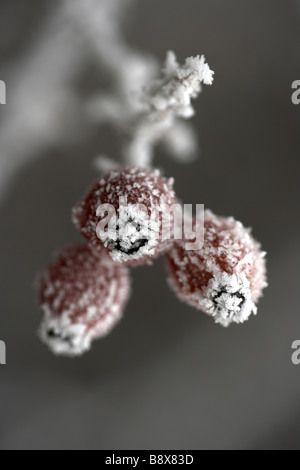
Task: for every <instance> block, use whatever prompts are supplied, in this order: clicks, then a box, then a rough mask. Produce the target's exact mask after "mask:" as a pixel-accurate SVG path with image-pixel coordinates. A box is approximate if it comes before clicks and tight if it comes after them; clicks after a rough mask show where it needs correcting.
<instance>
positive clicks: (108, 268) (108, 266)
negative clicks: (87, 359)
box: [37, 246, 130, 357]
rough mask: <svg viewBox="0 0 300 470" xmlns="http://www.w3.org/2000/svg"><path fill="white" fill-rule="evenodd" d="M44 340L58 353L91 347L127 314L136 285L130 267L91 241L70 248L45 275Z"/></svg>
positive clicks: (40, 288)
mask: <svg viewBox="0 0 300 470" xmlns="http://www.w3.org/2000/svg"><path fill="white" fill-rule="evenodd" d="M37 288H38V293H39V299H40V308H41V311H42V314H43V320H42V323H41V326H40V328H39V332H38V334H39V337H40V339H41V340H42V341H43V342H44V343H45V344H46V345H47V346H48V347H49V349H50V350H51V351H52V352H53V353H54V354H57V355H65V356H69V357H74V356H78V355H81V354H83V353H84V352H86V351H87V350H89V349H90V347H91V343H92V341H93V340H95V339H97V338H101V337H103V336H105V335H107V334H108V333H109V332H110V330H111V329H112V328H113V326H114V325H115V324H116V323H117V322H118V321H119V320H120V319H121V317H122V315H123V308H124V305H125V303H126V301H127V299H128V296H129V292H130V287H129V276H128V271H127V270H126V269H124V268H123V267H119V266H116V265H115V264H114V263H113V262H112V261H111V260H110V259H109V258H108V257H106V256H104V257H103V256H102V257H98V256H94V255H93V254H92V253H91V252H90V251H89V250H88V248H86V247H85V246H82V247H74V248H70V249H68V250H66V251H65V252H63V253H61V254H60V255H58V256H57V257H56V259H55V260H54V262H53V263H52V264H51V265H50V266H49V267H48V268H47V269H46V270H45V271H44V272H43V274H42V275H41V276H40V278H39V281H38V284H37Z"/></svg>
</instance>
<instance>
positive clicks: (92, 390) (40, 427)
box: [0, 0, 300, 449]
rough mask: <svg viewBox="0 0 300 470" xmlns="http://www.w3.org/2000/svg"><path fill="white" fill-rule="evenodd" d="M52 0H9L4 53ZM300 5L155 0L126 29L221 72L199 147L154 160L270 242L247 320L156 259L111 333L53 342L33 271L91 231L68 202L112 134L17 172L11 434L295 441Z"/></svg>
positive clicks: (134, 441)
mask: <svg viewBox="0 0 300 470" xmlns="http://www.w3.org/2000/svg"><path fill="white" fill-rule="evenodd" d="M50 3H51V2H50ZM46 7H47V2H45V1H33V0H31V1H30V2H26V4H25V2H21V0H14V1H12V0H9V1H4V0H1V2H0V31H1V32H0V39H1V44H0V51H1V57H2V60H3V61H7V60H9V59H11V58H14V57H15V56H17V55H18V54H21V52H22V49H23V48H24V47H25V46H26V41H28V40H29V39H31V38H32V37H33V34H34V31H35V29H36V27H37V25H38V24H39V22H40V21H41V20H42V18H43V16H44V15H45V14H46V12H47V8H46ZM299 13H300V8H299V10H298V9H297V5H296V2H293V1H292V0H251V1H250V0H249V1H244V2H241V1H239V0H226V2H224V1H223V0H201V1H199V0H184V1H180V0H163V1H162V0H151V1H150V0H149V1H147V2H146V1H140V2H137V8H136V9H135V10H134V14H133V15H131V18H130V29H129V30H128V32H127V37H128V40H129V41H130V42H131V43H132V44H134V45H135V46H136V47H138V48H140V49H144V50H146V51H149V52H151V53H153V54H155V55H156V56H158V57H159V58H161V59H163V56H164V54H165V51H166V50H167V49H170V48H171V49H174V50H175V51H176V52H177V54H178V56H179V58H180V59H181V60H182V59H183V58H184V57H186V56H188V55H192V54H196V53H205V55H206V57H207V60H208V62H209V64H210V65H211V67H212V68H213V69H214V70H215V71H216V80H215V84H214V86H213V87H211V88H207V87H206V88H205V90H204V93H203V94H202V95H201V96H200V98H199V100H198V101H197V103H196V108H197V117H196V119H195V120H194V123H195V125H196V127H197V129H198V131H199V135H200V140H201V147H202V154H201V158H200V159H199V160H198V161H197V162H196V163H195V164H193V165H187V166H181V165H178V164H176V163H175V162H173V161H170V160H167V159H165V157H164V156H162V155H160V154H158V158H157V164H158V165H162V166H164V168H165V171H166V174H168V175H170V176H174V177H175V179H176V190H177V192H178V194H179V195H180V197H181V198H182V200H183V201H184V202H185V203H193V204H195V203H204V204H205V205H206V206H207V207H210V208H211V209H213V210H214V211H215V212H216V213H219V214H224V215H234V216H235V217H236V218H238V219H240V220H242V221H243V222H244V223H245V224H246V225H250V226H252V227H253V228H254V234H255V236H256V237H257V238H258V239H259V240H260V241H261V242H262V244H263V247H264V249H265V250H266V251H267V252H268V279H269V284H270V287H269V288H268V289H267V290H266V291H265V296H264V298H263V299H262V300H261V301H260V303H259V309H258V316H257V317H256V318H251V320H250V321H249V322H248V323H247V324H245V325H243V326H232V327H230V328H229V329H223V328H221V327H219V326H216V325H214V324H213V322H212V320H211V318H209V317H207V316H205V315H204V314H201V313H200V312H197V311H196V310H193V309H191V308H189V307H187V306H185V305H184V304H181V303H179V302H178V301H177V300H176V299H175V298H174V296H173V294H172V292H170V291H169V289H168V287H167V285H166V282H165V271H164V266H163V264H164V263H163V260H160V261H158V262H157V263H155V265H154V266H153V267H152V268H149V267H145V268H139V269H137V270H135V271H133V287H134V293H133V296H132V298H131V301H130V304H129V306H128V308H127V311H126V315H125V317H124V319H123V321H122V322H121V324H120V325H119V326H118V327H117V329H116V330H115V331H114V333H113V334H111V335H110V336H109V337H107V338H106V339H104V340H103V341H99V342H97V343H95V344H94V346H93V348H92V351H91V352H90V353H89V354H87V355H86V356H84V357H82V358H80V359H77V360H68V359H57V358H55V357H53V356H52V355H51V354H50V353H49V352H48V351H47V349H46V348H45V347H44V346H43V345H42V344H40V342H39V340H38V339H37V338H36V336H35V331H36V328H37V326H38V323H39V314H38V311H37V309H36V306H35V303H34V297H33V293H32V282H33V279H34V277H35V274H36V272H37V270H39V269H40V268H41V267H42V266H44V265H45V264H46V263H47V262H48V260H49V257H50V255H51V253H52V252H53V251H54V250H55V249H56V248H60V247H63V246H67V245H69V244H72V243H73V242H76V241H78V240H80V236H79V235H78V234H77V233H76V231H75V229H73V227H72V224H71V222H70V207H71V206H72V205H73V203H74V202H75V201H76V200H77V199H78V197H79V196H80V195H81V193H82V191H83V190H84V189H85V187H86V185H88V184H89V182H90V181H91V179H93V178H94V176H95V174H94V172H93V170H92V168H91V161H92V157H93V156H94V155H95V154H97V153H99V152H100V151H105V152H107V153H109V151H110V149H112V148H113V145H112V139H111V136H110V134H109V133H107V132H105V131H104V130H102V131H100V132H99V134H98V135H95V136H93V138H92V139H89V141H88V142H83V143H81V144H78V145H77V144H76V145H75V144H73V145H71V146H70V147H68V148H67V149H64V150H60V149H52V150H51V151H48V152H47V153H46V154H45V155H43V158H39V159H37V160H36V161H35V162H33V163H32V164H30V165H28V166H26V167H24V168H22V170H21V171H20V172H19V173H18V175H16V177H15V179H14V182H13V184H12V185H11V187H10V191H9V192H8V194H7V195H6V198H5V199H4V200H2V201H1V205H0V218H1V232H0V260H1V263H0V269H1V271H0V283H1V284H0V286H1V287H0V338H1V339H3V340H5V341H6V344H7V362H8V363H7V365H6V366H0V426H1V430H0V447H1V448H2V449H66V448H68V449H77V448H79V449H97V448H101V449H116V448H119V449H128V448H133V449H141V448H152V449H153V448H158V449H163V448H170V449H180V448H181V449H212V448H222V449H232V448H233V449H241V448H244V449H253V448H286V449H287V448H300V442H299V432H300V402H299V394H300V366H298V367H297V366H294V365H292V363H291V343H292V342H293V340H295V339H300V305H299V278H300V269H299V265H300V251H299V236H300V221H299V206H298V203H299V170H300V163H299V156H300V135H299V124H300V105H299V106H295V105H293V104H292V102H291V83H292V82H293V81H294V80H296V79H300V63H299V39H300V37H299V36H300V34H299V33H300V14H299ZM0 66H1V63H0ZM0 71H1V68H0ZM0 78H1V76H0ZM0 112H1V114H2V113H4V112H5V108H3V107H1V109H0ZM0 124H1V122H0ZM0 148H1V142H0Z"/></svg>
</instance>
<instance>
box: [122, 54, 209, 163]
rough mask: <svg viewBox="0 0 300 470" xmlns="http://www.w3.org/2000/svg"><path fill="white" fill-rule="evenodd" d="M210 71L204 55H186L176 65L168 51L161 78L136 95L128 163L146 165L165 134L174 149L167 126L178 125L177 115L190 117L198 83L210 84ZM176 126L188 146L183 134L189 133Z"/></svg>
mask: <svg viewBox="0 0 300 470" xmlns="http://www.w3.org/2000/svg"><path fill="white" fill-rule="evenodd" d="M213 74H214V73H213V71H212V70H211V69H210V68H209V66H208V64H207V63H206V62H205V58H204V56H201V57H200V56H196V57H189V58H187V59H186V60H185V63H184V64H183V65H179V64H178V62H177V59H176V56H175V54H174V53H173V52H168V54H167V58H166V61H165V65H164V68H163V72H162V78H161V79H159V80H155V81H153V83H152V84H151V85H150V86H148V87H147V88H145V89H144V90H143V92H141V93H140V95H139V96H136V99H137V100H138V102H139V103H140V105H141V110H140V112H139V113H138V114H137V116H136V118H135V121H134V123H133V125H132V129H133V130H132V134H131V138H130V140H129V142H128V144H127V146H126V147H125V159H126V161H127V162H128V163H129V164H132V165H139V166H149V165H150V164H151V160H152V158H153V147H154V145H155V144H156V143H157V142H159V141H160V140H161V139H163V137H164V136H165V135H167V136H168V139H169V142H170V141H171V142H172V144H173V145H172V146H173V149H175V151H176V148H177V145H178V139H177V140H175V139H176V130H175V131H174V132H173V133H170V129H171V128H172V126H177V127H178V126H179V123H178V121H177V119H178V118H183V119H189V118H190V117H192V116H193V115H194V109H193V107H192V104H191V100H192V99H193V98H196V97H197V96H198V94H199V93H200V92H201V83H204V84H206V85H211V84H212V82H213ZM179 129H180V130H181V137H182V138H183V141H184V143H185V147H187V144H186V137H188V138H192V134H191V132H188V131H187V130H186V128H185V129H184V130H183V128H182V127H181V128H180V127H179ZM169 145H170V144H169ZM179 145H182V144H181V143H179Z"/></svg>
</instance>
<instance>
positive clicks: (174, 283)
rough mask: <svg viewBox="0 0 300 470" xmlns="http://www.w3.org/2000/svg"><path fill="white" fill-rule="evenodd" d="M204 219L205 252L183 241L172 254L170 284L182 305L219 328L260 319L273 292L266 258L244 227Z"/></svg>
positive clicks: (231, 221) (211, 216) (229, 221)
mask: <svg viewBox="0 0 300 470" xmlns="http://www.w3.org/2000/svg"><path fill="white" fill-rule="evenodd" d="M204 214H205V218H204V219H205V220H204V230H205V236H204V245H203V247H202V249H201V250H194V251H186V250H185V246H184V241H181V240H179V241H176V242H175V243H174V245H173V247H172V248H171V250H170V252H169V253H168V254H167V259H168V268H169V278H168V281H169V284H170V286H171V288H172V289H173V290H174V291H175V292H176V294H177V295H178V297H179V298H180V299H181V300H183V301H184V302H187V303H188V304H190V305H192V306H194V307H196V308H198V309H199V310H202V311H203V312H205V313H207V314H209V315H211V316H212V317H213V318H214V320H215V322H216V323H219V324H221V325H223V326H225V327H227V326H229V325H230V324H231V323H243V322H245V321H246V320H248V318H249V316H250V315H251V314H254V315H255V314H256V312H257V308H256V302H257V300H258V299H259V298H260V297H261V295H262V291H263V289H264V288H265V287H266V286H267V282H266V267H265V260H264V257H265V253H264V252H262V251H261V247H260V244H259V243H257V242H256V241H255V240H254V238H253V237H252V235H251V231H250V229H247V228H245V227H244V226H243V225H242V224H241V222H238V221H236V220H234V218H233V217H229V218H225V217H218V216H216V215H215V214H213V213H212V212H211V211H208V210H206V211H205V213H204ZM194 225H195V219H194Z"/></svg>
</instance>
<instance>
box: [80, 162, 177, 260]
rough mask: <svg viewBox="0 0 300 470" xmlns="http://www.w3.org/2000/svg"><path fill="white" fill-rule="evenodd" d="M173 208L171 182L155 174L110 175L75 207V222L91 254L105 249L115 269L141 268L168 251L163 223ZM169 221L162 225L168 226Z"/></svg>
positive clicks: (125, 170)
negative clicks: (125, 266) (123, 266)
mask: <svg viewBox="0 0 300 470" xmlns="http://www.w3.org/2000/svg"><path fill="white" fill-rule="evenodd" d="M176 202H177V200H176V197H175V193H174V190H173V180H172V179H169V180H167V179H165V178H163V177H162V176H161V175H160V172H159V170H152V169H146V168H139V167H131V168H119V169H113V170H111V171H110V172H109V173H108V174H107V175H106V176H104V177H103V178H101V179H100V180H98V181H97V182H96V183H95V184H94V185H93V186H92V187H91V188H90V189H89V190H88V192H87V194H86V195H85V196H84V197H83V199H82V200H81V201H80V202H79V203H78V204H77V205H76V207H75V208H74V209H73V222H74V224H75V226H76V227H77V228H78V229H79V230H80V231H81V233H82V235H83V236H84V237H85V238H86V239H87V240H88V242H89V245H90V246H91V247H93V249H94V250H97V251H100V252H101V251H102V250H103V249H105V250H106V251H107V252H108V253H109V255H110V256H111V258H112V259H113V260H114V261H116V262H119V263H125V264H129V265H141V264H145V263H149V262H151V260H152V259H154V258H156V257H157V256H159V255H160V254H162V253H164V252H165V251H166V250H167V249H168V248H169V247H170V245H171V243H172V240H171V239H164V237H162V223H163V222H162V221H163V219H164V213H166V212H168V211H169V210H170V208H171V207H172V206H173V205H174V204H176ZM167 220H168V222H166V221H167ZM171 220H172V217H170V218H165V219H164V223H165V224H166V223H169V224H170V226H171V224H172V222H171ZM170 238H171V237H170Z"/></svg>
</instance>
